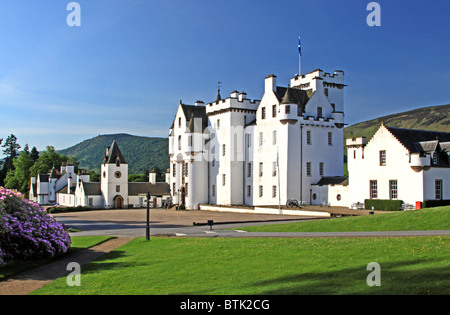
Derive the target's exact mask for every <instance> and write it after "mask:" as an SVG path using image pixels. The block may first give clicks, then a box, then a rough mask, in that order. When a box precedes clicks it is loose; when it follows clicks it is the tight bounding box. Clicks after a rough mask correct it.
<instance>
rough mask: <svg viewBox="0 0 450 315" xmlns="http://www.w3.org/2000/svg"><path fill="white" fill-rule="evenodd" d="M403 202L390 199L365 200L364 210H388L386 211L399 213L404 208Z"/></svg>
mask: <svg viewBox="0 0 450 315" xmlns="http://www.w3.org/2000/svg"><path fill="white" fill-rule="evenodd" d="M402 203H403V201H402V200H389V199H366V200H364V208H365V209H366V210H372V207H373V208H374V209H375V210H386V211H399V210H400V207H401V206H402Z"/></svg>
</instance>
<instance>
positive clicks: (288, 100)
mask: <svg viewBox="0 0 450 315" xmlns="http://www.w3.org/2000/svg"><path fill="white" fill-rule="evenodd" d="M279 117H280V122H281V123H282V124H283V125H285V124H287V123H289V124H292V125H293V124H295V123H296V122H297V121H298V105H297V102H296V101H295V100H294V96H293V95H292V93H291V89H290V88H289V87H288V88H287V89H286V93H285V94H284V97H283V99H282V101H281V102H280V116H279Z"/></svg>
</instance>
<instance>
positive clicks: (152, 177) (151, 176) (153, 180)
mask: <svg viewBox="0 0 450 315" xmlns="http://www.w3.org/2000/svg"><path fill="white" fill-rule="evenodd" d="M148 181H149V182H150V184H156V173H155V170H154V169H152V170H151V171H150V173H149V174H148Z"/></svg>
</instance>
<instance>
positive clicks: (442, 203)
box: [422, 199, 450, 208]
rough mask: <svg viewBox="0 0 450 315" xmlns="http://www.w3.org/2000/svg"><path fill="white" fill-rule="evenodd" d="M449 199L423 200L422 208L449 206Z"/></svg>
mask: <svg viewBox="0 0 450 315" xmlns="http://www.w3.org/2000/svg"><path fill="white" fill-rule="evenodd" d="M449 205H450V200H448V199H447V200H425V201H424V202H423V205H422V208H432V207H442V206H449Z"/></svg>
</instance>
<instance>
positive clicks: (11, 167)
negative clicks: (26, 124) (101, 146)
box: [0, 134, 79, 195]
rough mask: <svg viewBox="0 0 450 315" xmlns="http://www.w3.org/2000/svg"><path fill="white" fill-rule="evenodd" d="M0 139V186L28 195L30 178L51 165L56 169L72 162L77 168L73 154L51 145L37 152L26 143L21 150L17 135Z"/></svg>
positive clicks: (48, 169)
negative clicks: (1, 149) (0, 152)
mask: <svg viewBox="0 0 450 315" xmlns="http://www.w3.org/2000/svg"><path fill="white" fill-rule="evenodd" d="M2 142H3V139H0V145H1V147H2V148H3V155H4V159H3V161H0V186H4V187H5V188H9V189H17V190H18V191H20V192H22V193H23V194H25V195H28V192H29V189H30V179H31V177H32V176H37V175H38V174H41V173H45V174H46V173H48V172H49V171H50V170H51V169H52V168H53V167H55V168H56V169H57V170H59V169H60V168H61V165H63V164H67V162H70V163H73V165H74V166H75V171H77V169H78V164H79V163H78V161H77V158H76V157H75V156H66V155H65V154H58V153H57V152H56V150H55V148H54V147H53V146H47V147H46V148H45V150H44V151H42V152H39V151H38V150H37V149H36V147H33V148H32V149H31V150H30V149H29V146H28V144H26V145H25V147H24V148H23V150H22V151H19V150H20V149H21V146H20V144H19V143H18V142H17V137H16V136H15V135H14V134H11V135H10V136H8V137H7V138H6V139H5V142H4V143H3V144H2Z"/></svg>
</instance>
